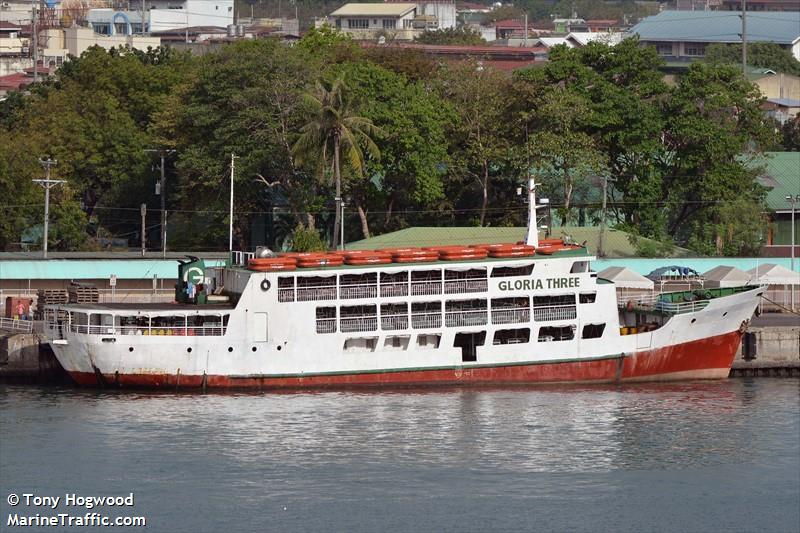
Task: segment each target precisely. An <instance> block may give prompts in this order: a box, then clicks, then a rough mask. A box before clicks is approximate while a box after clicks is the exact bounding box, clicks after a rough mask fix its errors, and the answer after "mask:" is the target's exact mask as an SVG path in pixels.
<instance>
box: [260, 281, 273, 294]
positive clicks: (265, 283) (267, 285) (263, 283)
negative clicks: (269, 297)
mask: <svg viewBox="0 0 800 533" xmlns="http://www.w3.org/2000/svg"><path fill="white" fill-rule="evenodd" d="M271 286H272V283H270V282H269V280H268V279H267V278H264V279H262V280H261V290H262V291H264V292H267V291H268V290H269V288H270V287H271Z"/></svg>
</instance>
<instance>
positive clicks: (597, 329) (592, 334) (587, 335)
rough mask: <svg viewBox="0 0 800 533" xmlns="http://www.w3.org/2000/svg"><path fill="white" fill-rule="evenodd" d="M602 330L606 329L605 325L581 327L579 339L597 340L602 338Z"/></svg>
mask: <svg viewBox="0 0 800 533" xmlns="http://www.w3.org/2000/svg"><path fill="white" fill-rule="evenodd" d="M604 329H606V325H605V324H586V325H585V326H583V334H582V335H581V337H582V338H584V339H599V338H600V337H602V336H603V330H604Z"/></svg>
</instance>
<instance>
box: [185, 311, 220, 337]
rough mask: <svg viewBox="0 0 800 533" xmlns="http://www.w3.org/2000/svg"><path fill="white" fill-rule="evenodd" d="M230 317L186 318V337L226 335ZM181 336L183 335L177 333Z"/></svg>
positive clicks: (204, 316) (190, 316)
mask: <svg viewBox="0 0 800 533" xmlns="http://www.w3.org/2000/svg"><path fill="white" fill-rule="evenodd" d="M229 316H230V315H222V316H220V315H189V316H187V317H186V335H197V336H201V335H202V336H206V337H207V336H219V335H225V329H226V328H227V327H228V318H229ZM176 334H178V335H180V334H181V333H176Z"/></svg>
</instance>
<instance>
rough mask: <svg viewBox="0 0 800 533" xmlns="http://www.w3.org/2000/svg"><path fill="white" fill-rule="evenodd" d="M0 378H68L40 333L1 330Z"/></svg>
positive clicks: (57, 380)
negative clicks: (9, 332)
mask: <svg viewBox="0 0 800 533" xmlns="http://www.w3.org/2000/svg"><path fill="white" fill-rule="evenodd" d="M0 380H2V381H7V382H21V383H69V382H70V379H69V376H67V374H66V372H64V369H63V368H61V365H60V364H59V363H58V360H57V359H56V358H55V356H54V355H53V351H52V350H51V349H50V346H49V345H48V344H47V342H46V340H45V339H44V338H43V336H42V335H41V334H39V333H16V334H14V333H12V334H4V333H2V332H0Z"/></svg>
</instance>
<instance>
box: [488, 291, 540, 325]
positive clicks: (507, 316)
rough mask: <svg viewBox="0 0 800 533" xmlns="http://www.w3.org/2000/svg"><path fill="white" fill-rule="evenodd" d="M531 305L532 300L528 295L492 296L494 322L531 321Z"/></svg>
mask: <svg viewBox="0 0 800 533" xmlns="http://www.w3.org/2000/svg"><path fill="white" fill-rule="evenodd" d="M530 305H531V304H530V300H529V299H528V297H527V296H523V297H518V298H492V323H493V324H514V323H521V322H529V321H530V319H531V310H530Z"/></svg>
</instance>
